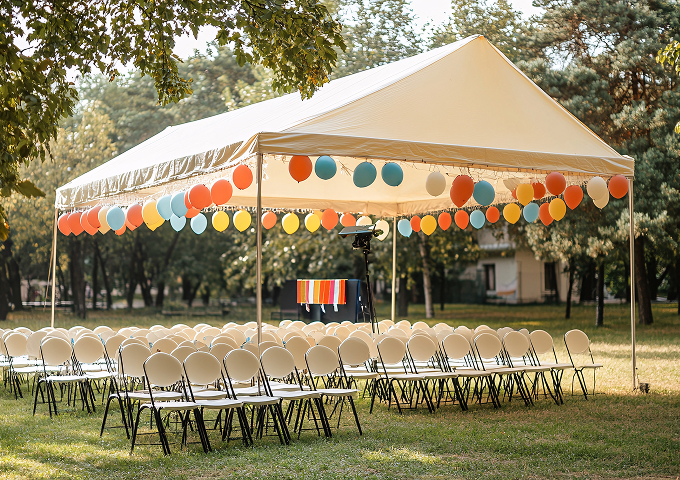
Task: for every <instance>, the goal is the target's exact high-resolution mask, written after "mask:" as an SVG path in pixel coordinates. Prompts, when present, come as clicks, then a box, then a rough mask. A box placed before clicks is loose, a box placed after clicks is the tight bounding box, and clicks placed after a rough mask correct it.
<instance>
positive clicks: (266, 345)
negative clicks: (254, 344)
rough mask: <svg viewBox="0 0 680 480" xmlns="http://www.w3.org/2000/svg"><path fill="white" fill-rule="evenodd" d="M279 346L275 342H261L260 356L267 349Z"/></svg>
mask: <svg viewBox="0 0 680 480" xmlns="http://www.w3.org/2000/svg"><path fill="white" fill-rule="evenodd" d="M280 346H281V345H279V344H278V343H276V342H262V343H260V355H262V353H264V352H265V351H266V350H267V349H268V348H271V347H280ZM282 348H283V347H282Z"/></svg>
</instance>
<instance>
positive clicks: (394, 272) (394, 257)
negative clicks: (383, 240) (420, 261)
mask: <svg viewBox="0 0 680 480" xmlns="http://www.w3.org/2000/svg"><path fill="white" fill-rule="evenodd" d="M396 303H397V217H392V321H393V322H395V323H396V321H395V320H394V319H395V317H396V315H395V305H396Z"/></svg>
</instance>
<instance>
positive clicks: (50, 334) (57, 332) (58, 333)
mask: <svg viewBox="0 0 680 480" xmlns="http://www.w3.org/2000/svg"><path fill="white" fill-rule="evenodd" d="M46 336H47V337H49V338H52V337H56V338H61V339H62V340H66V341H67V342H71V337H69V336H68V334H66V333H64V332H62V331H61V330H57V329H56V328H55V329H54V330H52V331H51V332H47V335H46Z"/></svg>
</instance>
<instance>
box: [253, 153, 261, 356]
mask: <svg viewBox="0 0 680 480" xmlns="http://www.w3.org/2000/svg"><path fill="white" fill-rule="evenodd" d="M255 225H256V232H257V233H256V236H257V260H256V265H257V266H256V274H255V283H256V287H255V291H256V296H257V344H258V345H259V344H260V343H261V339H262V154H261V153H258V154H257V212H256V215H255Z"/></svg>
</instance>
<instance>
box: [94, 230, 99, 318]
mask: <svg viewBox="0 0 680 480" xmlns="http://www.w3.org/2000/svg"><path fill="white" fill-rule="evenodd" d="M92 249H93V252H92V310H97V294H98V293H99V259H98V258H97V257H98V255H97V250H99V245H98V242H97V237H94V242H93V243H92Z"/></svg>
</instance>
